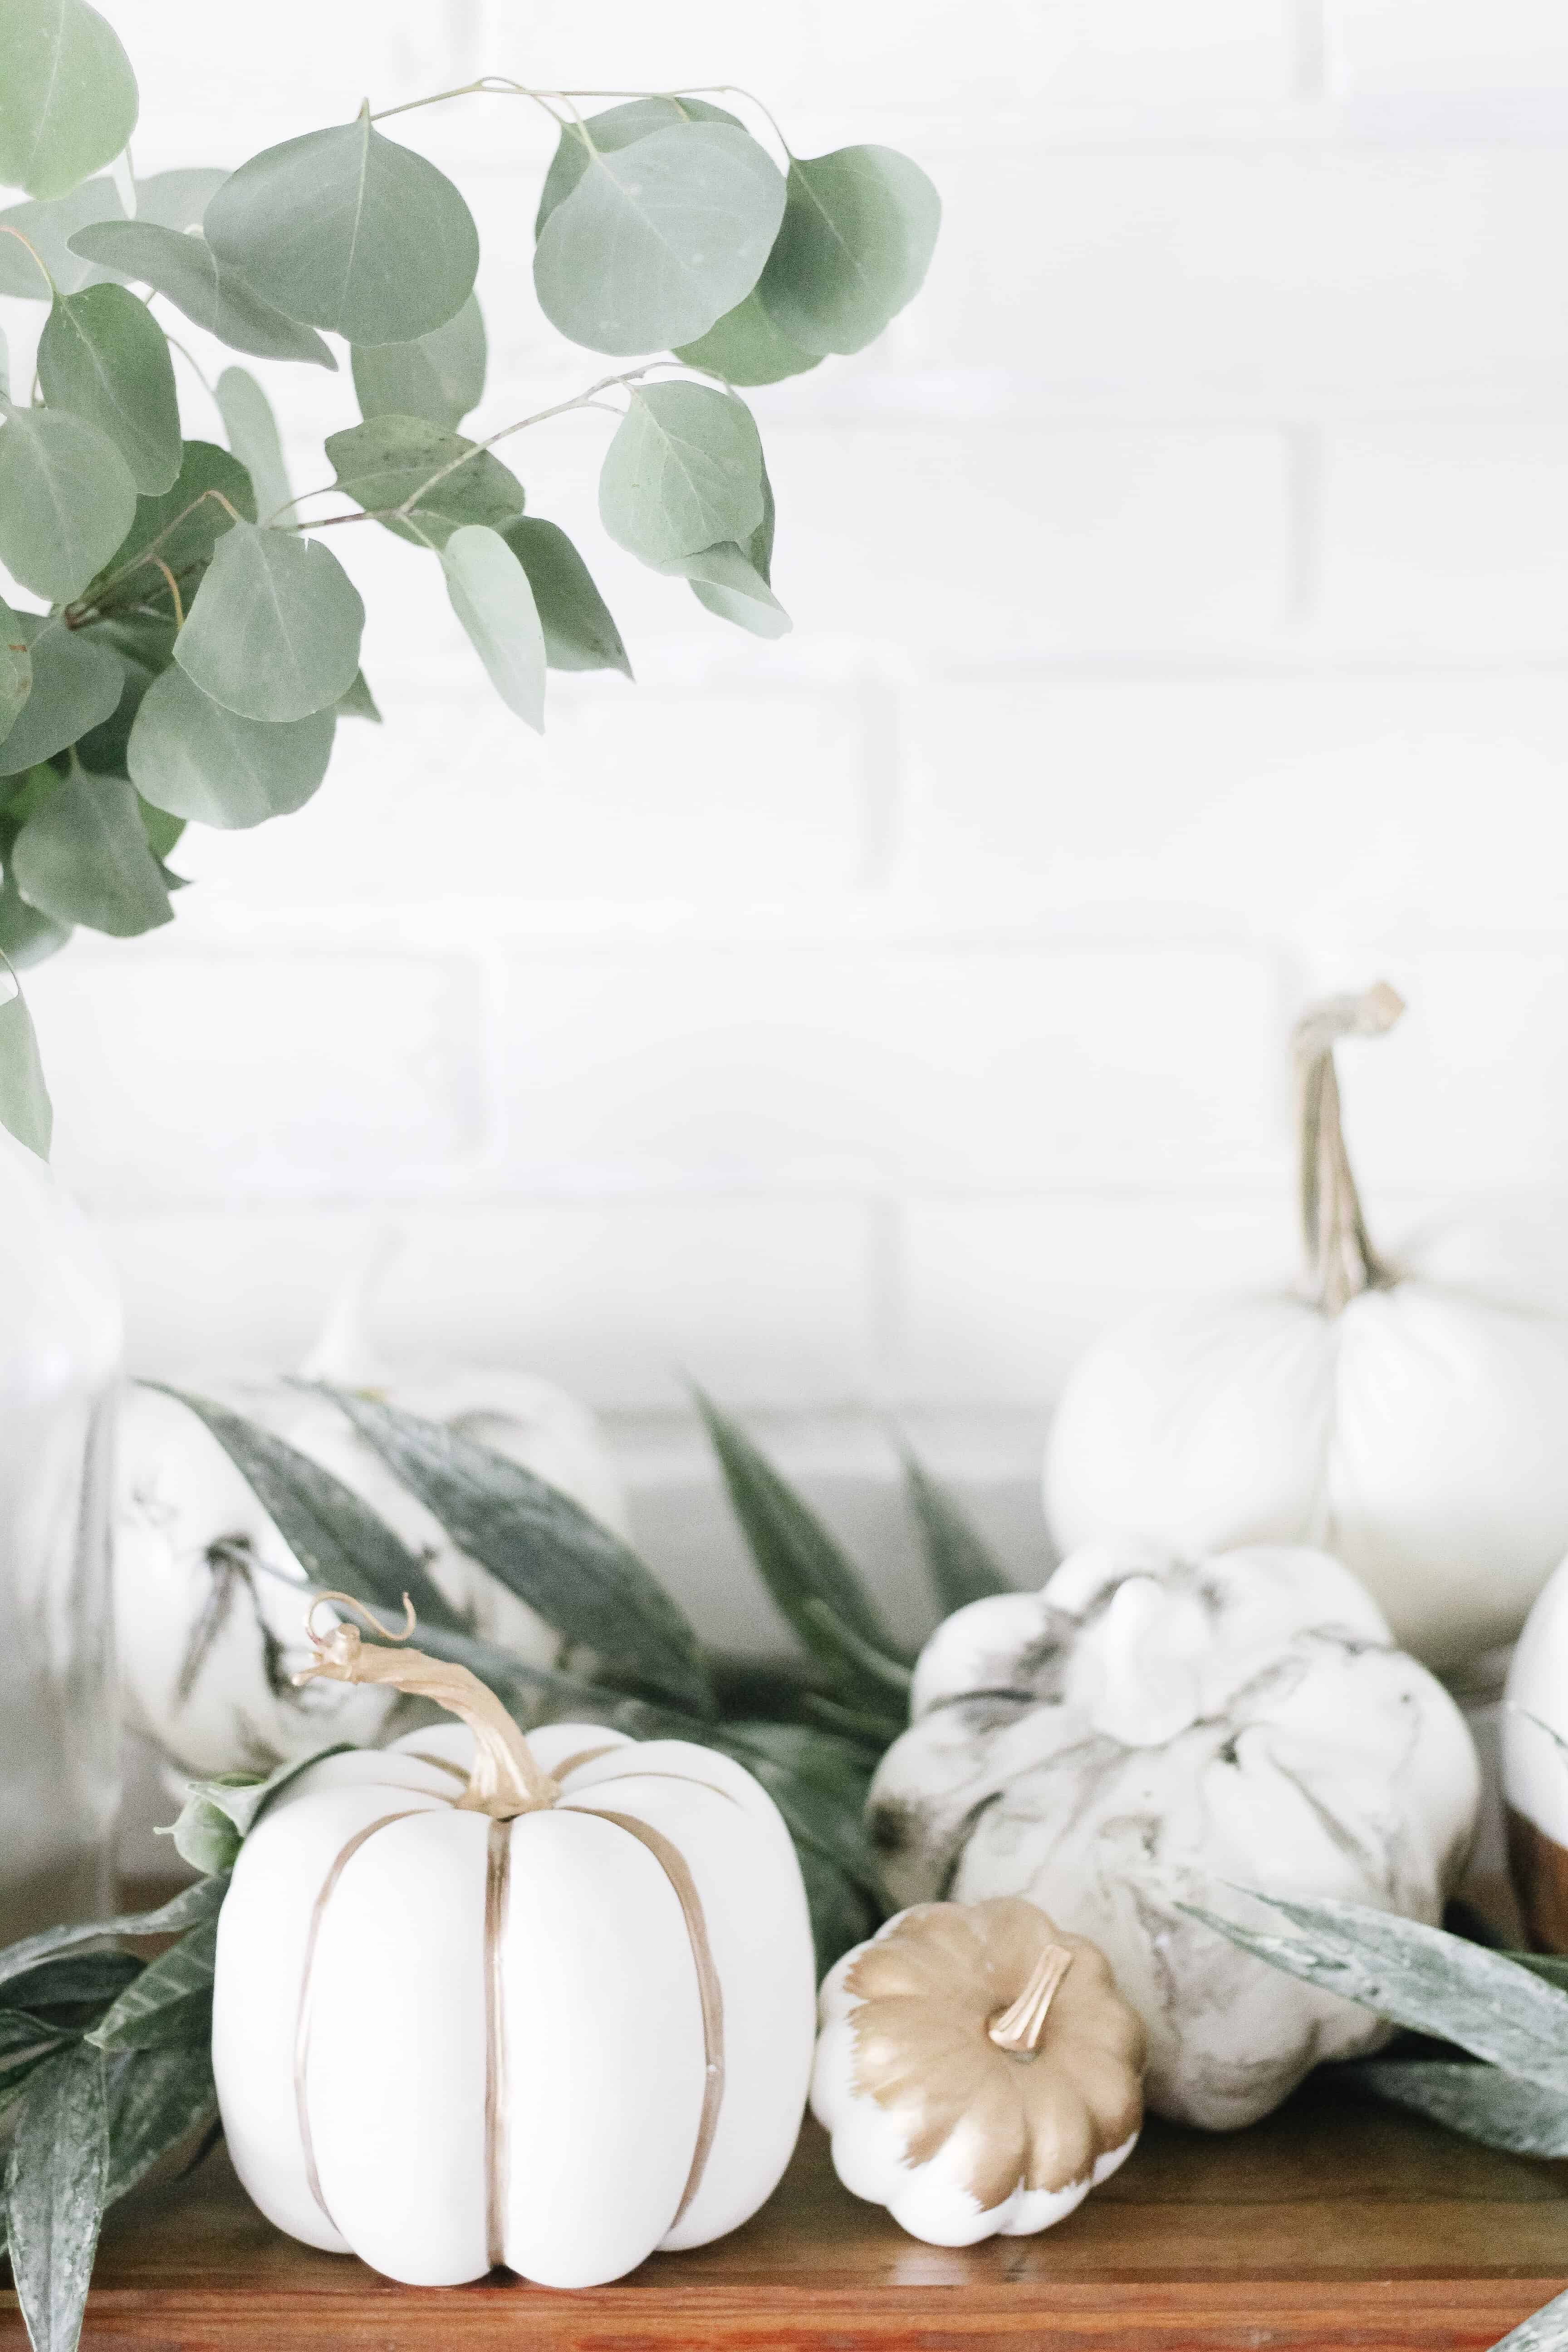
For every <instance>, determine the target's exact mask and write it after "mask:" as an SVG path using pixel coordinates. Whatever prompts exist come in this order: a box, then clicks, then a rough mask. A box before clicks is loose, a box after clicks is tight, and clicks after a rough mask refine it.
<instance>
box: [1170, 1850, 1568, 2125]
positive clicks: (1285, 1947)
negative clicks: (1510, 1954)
mask: <svg viewBox="0 0 1568 2352" xmlns="http://www.w3.org/2000/svg"><path fill="white" fill-rule="evenodd" d="M1237 1893H1239V1894H1244V1895H1247V1897H1248V1898H1249V1899H1250V1900H1251V1901H1253V1902H1257V1903H1264V1904H1267V1905H1268V1906H1269V1908H1270V1909H1271V1910H1275V1911H1278V1912H1280V1913H1281V1914H1282V1915H1283V1916H1284V1917H1285V1918H1287V1919H1289V1921H1290V1923H1291V1925H1292V1927H1294V1928H1295V1929H1296V1931H1297V1932H1296V1933H1295V1934H1294V1935H1291V1936H1287V1935H1278V1934H1271V1933H1269V1932H1268V1931H1267V1930H1264V1929H1258V1928H1255V1927H1246V1926H1244V1925H1243V1924H1242V1922H1241V1921H1239V1920H1237V1919H1226V1918H1224V1917H1222V1916H1220V1915H1219V1914H1218V1913H1216V1912H1214V1911H1210V1910H1205V1909H1202V1908H1200V1907H1199V1906H1196V1905H1194V1904H1190V1903H1184V1904H1182V1905H1181V1906H1180V1907H1181V1909H1183V1910H1184V1911H1186V1912H1188V1913H1189V1914H1190V1915H1191V1916H1192V1917H1193V1918H1194V1919H1201V1920H1202V1921H1203V1922H1204V1924H1205V1927H1213V1928H1215V1929H1216V1930H1217V1931H1218V1933H1219V1934H1220V1935H1222V1936H1227V1937H1229V1938H1230V1941H1231V1942H1232V1943H1233V1944H1237V1945H1239V1946H1240V1948H1241V1949H1242V1950H1243V1951H1244V1952H1251V1953H1253V1954H1254V1955H1255V1957H1256V1958H1258V1959H1260V1960H1267V1961H1268V1962H1269V1964H1270V1965H1271V1966H1272V1967H1274V1968H1277V1969H1284V1970H1285V1972H1286V1974H1287V1975H1289V1976H1293V1977H1300V1979H1301V1980H1302V1982H1303V1983H1305V1984H1310V1985H1316V1986H1317V1987H1319V1988H1320V1990H1322V1991H1324V1992H1334V1993H1339V1994H1341V1995H1342V1997H1343V1998H1344V1999H1345V2000H1353V2001H1357V2002H1359V2003H1360V2005H1361V2007H1362V2008H1363V2009H1370V2010H1374V2011H1376V2012H1377V2014H1378V2015H1379V2016H1380V2017H1386V2018H1390V2019H1392V2020H1393V2021H1394V2024H1395V2025H1403V2026H1405V2027H1406V2028H1408V2029H1409V2031H1410V2032H1415V2033H1433V2034H1436V2035H1438V2036H1439V2037H1440V2038H1441V2039H1442V2040H1443V2041H1445V2042H1458V2045H1459V2047H1460V2049H1461V2050H1468V2051H1469V2052H1471V2053H1472V2054H1473V2055H1474V2056H1475V2057H1477V2058H1484V2059H1486V2060H1487V2061H1488V2062H1489V2063H1490V2064H1492V2065H1494V2066H1500V2067H1501V2068H1502V2069H1503V2071H1504V2072H1505V2073H1506V2074H1515V2075H1518V2076H1519V2077H1520V2078H1521V2081H1524V2082H1528V2083H1534V2084H1539V2085H1540V2086H1541V2088H1542V2089H1543V2090H1547V2091H1551V2092H1555V2093H1557V2094H1558V2095H1562V2096H1565V2097H1568V1994H1563V1993H1561V1992H1558V1991H1557V1990H1555V1989H1554V1988H1553V1987H1552V1986H1550V1985H1546V1984H1543V1983H1542V1981H1541V1979H1539V1978H1538V1977H1535V1976H1532V1975H1531V1973H1530V1971H1529V1970H1528V1969H1521V1968H1520V1967H1518V1966H1517V1965H1516V1964H1515V1963H1514V1962H1513V1961H1512V1960H1509V1959H1505V1958H1503V1957H1502V1955H1501V1954H1500V1953H1498V1952H1489V1951H1485V1950H1483V1949H1482V1948H1481V1947H1480V1945H1479V1944H1470V1943H1467V1942H1466V1941H1465V1939H1464V1938H1463V1937H1460V1936H1450V1935H1447V1934H1446V1933H1445V1932H1444V1930H1443V1929H1442V1928H1441V1927H1424V1926H1423V1925H1422V1924H1421V1922H1420V1921H1419V1920H1415V1919H1401V1918H1398V1917H1396V1916H1394V1914H1393V1913H1392V1912H1387V1911H1373V1910H1370V1909H1368V1908H1367V1907H1366V1906H1364V1905H1363V1904H1359V1903H1339V1902H1334V1901H1332V1900H1331V1899H1330V1898H1329V1897H1327V1896H1321V1897H1319V1898H1317V1899H1315V1900H1310V1901H1309V1900H1305V1899H1301V1900H1297V1899H1294V1898H1291V1897H1289V1896H1286V1895H1262V1894H1258V1893H1257V1892H1256V1891H1255V1890H1254V1889H1252V1888H1249V1887H1247V1888H1238V1889H1237Z"/></svg>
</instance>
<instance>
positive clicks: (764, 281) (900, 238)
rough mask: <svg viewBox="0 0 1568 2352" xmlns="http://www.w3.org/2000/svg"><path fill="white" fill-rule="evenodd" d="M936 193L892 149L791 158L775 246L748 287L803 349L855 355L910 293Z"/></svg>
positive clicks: (937, 209)
mask: <svg viewBox="0 0 1568 2352" xmlns="http://www.w3.org/2000/svg"><path fill="white" fill-rule="evenodd" d="M941 219H942V199H941V198H940V197H939V196H938V194H937V192H936V190H935V189H934V188H933V187H932V185H931V182H930V181H929V180H928V179H927V177H926V175H925V173H923V172H922V171H921V167H920V165H919V164H918V163H911V162H910V159H909V157H908V156H907V155H900V153H899V152H898V151H897V149H896V148H892V147H840V148H838V149H837V150H836V151H835V152H834V153H833V154H831V155H813V156H810V157H808V158H807V159H806V160H805V161H804V162H803V161H802V160H801V159H800V158H799V157H798V156H796V157H795V158H794V159H793V160H792V161H791V163H790V167H789V202H788V204H787V205H786V206H785V208H784V226H783V227H782V228H781V230H780V231H779V238H778V243H777V244H776V245H775V246H774V247H773V252H772V253H771V254H770V256H769V257H768V266H767V268H765V269H764V270H763V274H762V277H761V278H760V279H759V281H758V285H757V296H758V299H759V300H760V301H761V303H762V305H763V309H764V310H766V312H767V314H768V316H769V318H770V319H771V320H773V324H774V326H775V327H777V329H778V330H779V332H780V333H781V334H782V335H784V336H786V337H787V338H788V340H789V341H791V342H792V343H796V344H798V345H799V347H800V349H801V350H802V351H803V352H817V353H819V354H820V353H823V352H858V351H862V350H864V348H865V346H866V345H867V344H868V343H869V342H872V341H875V339H876V338H877V336H879V334H880V333H881V331H882V330H883V328H884V327H885V326H886V325H887V324H888V321H889V319H891V318H893V317H894V316H895V315H896V314H897V313H898V312H899V311H900V310H902V309H903V307H904V305H905V303H906V302H908V301H909V300H910V298H911V297H912V296H913V295H915V294H917V293H918V292H919V291H920V289H921V283H922V281H923V280H924V278H925V274H926V268H927V266H928V264H929V263H930V260H931V249H932V247H934V245H935V244H936V233H937V227H938V225H939V223H940V221H941Z"/></svg>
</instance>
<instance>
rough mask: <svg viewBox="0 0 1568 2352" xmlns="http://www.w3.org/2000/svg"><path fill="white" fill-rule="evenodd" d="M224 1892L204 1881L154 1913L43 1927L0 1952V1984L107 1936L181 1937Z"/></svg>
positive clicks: (222, 1883)
mask: <svg viewBox="0 0 1568 2352" xmlns="http://www.w3.org/2000/svg"><path fill="white" fill-rule="evenodd" d="M227 1892H228V1881H227V1879H226V1878H204V1879H201V1880H199V1881H198V1882H197V1884H196V1885H195V1886H185V1887H182V1889H181V1890H180V1892H179V1894H178V1895H173V1896H171V1898H170V1900H169V1901H168V1902H167V1903H162V1904H160V1905H159V1906H158V1908H157V1909H156V1910H155V1911H122V1912H121V1913H119V1914H118V1915H117V1916H115V1917H114V1918H112V1919H94V1920H89V1921H88V1922H86V1923H85V1924H82V1925H78V1926H76V1927H46V1928H44V1929H43V1931H42V1932H41V1933H40V1934H38V1935H37V1936H26V1937H23V1939H22V1941H21V1942H20V1943H19V1944H12V1945H10V1946H9V1947H8V1948H6V1949H5V1951H0V1984H9V1983H10V1982H11V1981H12V1980H13V1979H15V1978H17V1977H23V1976H26V1974H27V1972H28V1970H29V1969H36V1968H37V1965H38V1963H39V1961H40V1960H47V1959H52V1958H53V1957H54V1955H55V1954H56V1953H57V1952H69V1951H74V1950H75V1949H76V1948H77V1947H78V1946H79V1945H81V1944H95V1943H99V1942H100V1941H101V1940H102V1939H103V1938H104V1937H107V1936H174V1935H181V1934H183V1933H184V1930H185V1929H186V1928H187V1927H200V1926H201V1924H202V1922H203V1921H204V1920H206V1919H211V1918H213V1917H215V1916H216V1914H217V1912H218V1911H219V1909H220V1908H221V1907H222V1904H223V1898H224V1896H225V1895H226V1894H227Z"/></svg>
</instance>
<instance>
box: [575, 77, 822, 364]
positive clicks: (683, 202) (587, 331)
mask: <svg viewBox="0 0 1568 2352" xmlns="http://www.w3.org/2000/svg"><path fill="white" fill-rule="evenodd" d="M783 216H784V181H783V179H782V178H781V176H780V174H779V173H778V171H777V170H776V168H775V167H774V165H773V162H772V160H771V159H770V158H769V156H768V155H767V154H766V153H765V152H763V149H762V148H761V147H759V146H758V144H757V142H756V141H755V140H754V139H752V137H751V136H750V135H749V133H748V132H746V131H741V130H738V129H735V128H733V127H732V126H731V125H730V124H729V123H724V122H679V123H675V124H673V125H672V126H671V127H670V128H669V129H668V130H666V131H651V132H650V133H649V134H648V135H647V137H646V138H642V139H637V140H635V141H634V142H633V143H632V144H631V145H630V146H629V147H624V148H621V149H619V150H617V151H616V152H611V153H607V154H605V153H597V154H595V155H593V156H591V157H590V158H589V159H588V163H587V166H586V168H585V169H584V173H583V175H582V177H581V178H580V179H579V181H578V183H577V185H576V186H575V187H574V189H573V191H572V193H571V194H570V195H569V196H567V197H565V198H564V199H563V202H562V203H561V204H559V205H556V207H555V209H554V211H553V212H552V214H551V215H550V217H549V219H548V220H547V221H546V222H545V224H544V227H543V229H542V232H541V234H540V238H539V243H538V246H537V247H536V248H535V251H534V257H533V282H534V285H535V287H536V288H537V289H538V292H539V299H540V302H541V304H542V307H543V310H544V314H545V316H546V318H547V319H548V320H550V322H551V324H552V326H555V327H559V329H560V330H561V332H562V333H563V335H570V337H571V338H572V340H573V341H574V342H577V343H584V344H586V345H587V347H588V349H589V350H590V351H595V352H616V353H626V352H658V351H666V350H668V349H671V348H672V347H673V346H674V345H675V344H677V343H689V342H693V341H695V340H696V339H697V337H698V336H700V335H705V334H706V333H707V332H708V330H709V328H710V327H711V326H712V325H713V324H714V322H715V321H716V320H719V319H721V318H722V317H723V315H724V313H725V311H726V310H733V308H734V306H735V304H736V303H737V302H739V301H740V300H741V299H742V298H743V297H744V296H745V295H747V294H749V293H750V292H751V290H752V287H753V286H754V285H755V284H756V282H757V278H758V274H759V272H760V271H761V269H762V267H763V262H764V261H765V260H766V259H767V257H768V252H769V248H770V247H772V245H773V238H774V236H776V235H777V233H778V227H779V223H780V221H781V220H782V218H783Z"/></svg>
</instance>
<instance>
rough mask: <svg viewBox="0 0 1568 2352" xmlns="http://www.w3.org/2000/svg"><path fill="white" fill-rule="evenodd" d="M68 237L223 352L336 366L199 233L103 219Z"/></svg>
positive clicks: (315, 338) (77, 249)
mask: <svg viewBox="0 0 1568 2352" xmlns="http://www.w3.org/2000/svg"><path fill="white" fill-rule="evenodd" d="M69 242H70V249H71V251H72V252H73V253H75V254H79V255H80V256H81V257H82V258H83V259H84V260H87V261H96V262H100V263H101V264H102V266H103V268H106V269H112V270H114V271H115V272H116V273H117V274H118V275H119V276H121V277H122V278H140V279H141V281H142V284H143V285H144V286H150V287H151V288H152V289H153V292H154V293H155V294H165V295H167V297H168V299H169V300H170V301H171V302H173V303H174V307H175V309H176V310H183V311H184V314H185V316H186V318H187V319H193V320H195V323H196V325H197V326H198V327H205V329H206V331H207V332H208V334H209V335H216V337H217V339H218V341H219V342H220V343H226V344H227V345H228V347H229V349H230V351H235V352H251V353H252V354H253V355H254V356H255V357H256V358H258V359H264V360H303V361H304V362H306V363H307V364H308V365H309V366H311V367H324V368H336V366H337V362H336V360H335V359H334V358H333V357H332V354H331V352H330V351H329V350H328V348H327V346H326V344H325V343H324V342H322V341H321V337H320V335H318V334H316V333H315V332H314V331H312V330H311V329H310V327H306V326H302V325H300V322H299V320H296V319H291V318H286V317H285V316H284V314H283V312H282V311H281V310H274V308H273V306H272V304H271V303H270V302H266V301H263V299H262V298H261V296H260V295H259V294H258V292H257V290H256V289H255V287H254V286H252V285H250V284H249V283H248V282H247V280H246V279H245V278H242V277H241V276H240V274H239V272H238V270H237V269H231V268H229V267H228V265H227V263H226V262H224V261H221V260H220V259H219V258H218V257H217V255H216V253H215V252H214V251H213V249H212V247H211V246H210V245H208V243H207V241H206V239H205V237H203V236H195V235H194V234H186V233H184V232H182V231H181V230H179V229H173V228H163V227H160V226H159V225H158V224H157V223H156V222H155V221H144V220H133V221H115V220H109V221H97V222H94V223H92V224H90V225H89V226H88V227H86V228H79V229H78V230H77V231H76V233H75V234H74V236H72V237H71V238H70V240H69Z"/></svg>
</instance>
